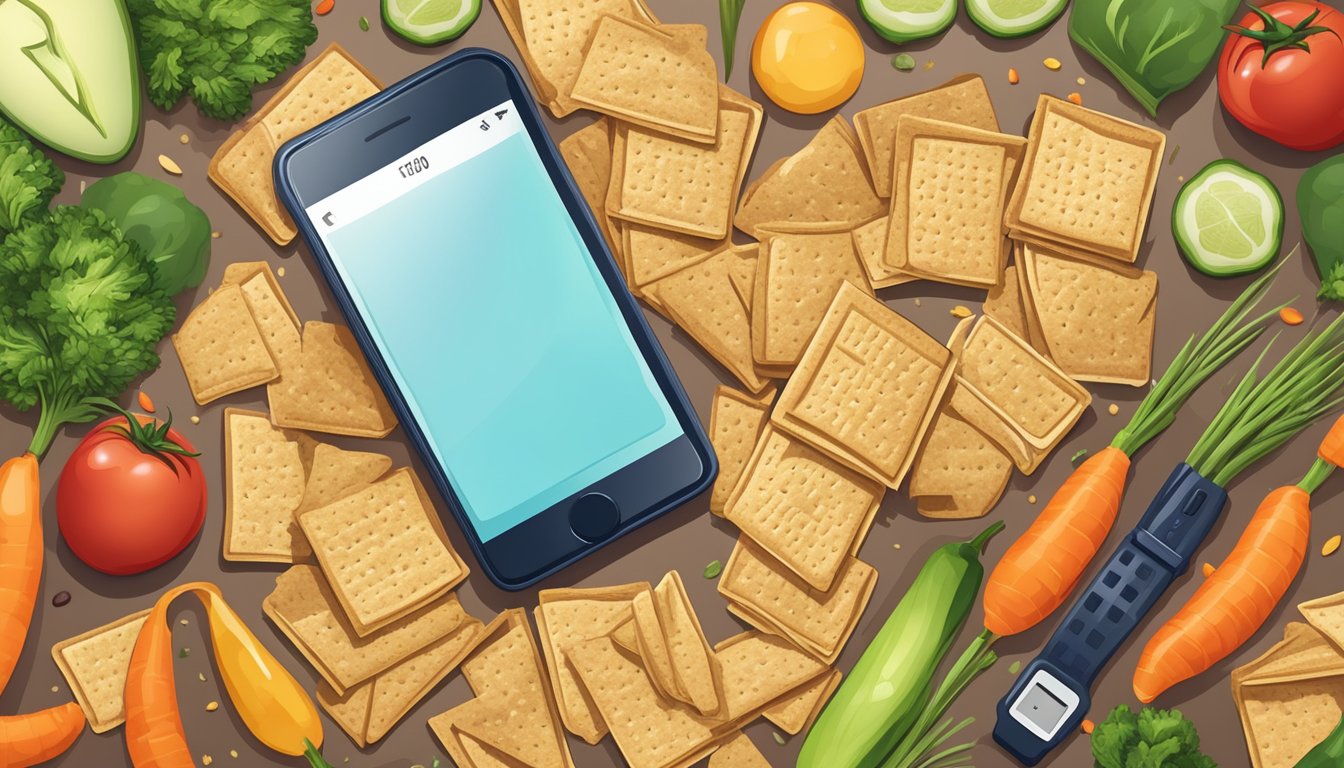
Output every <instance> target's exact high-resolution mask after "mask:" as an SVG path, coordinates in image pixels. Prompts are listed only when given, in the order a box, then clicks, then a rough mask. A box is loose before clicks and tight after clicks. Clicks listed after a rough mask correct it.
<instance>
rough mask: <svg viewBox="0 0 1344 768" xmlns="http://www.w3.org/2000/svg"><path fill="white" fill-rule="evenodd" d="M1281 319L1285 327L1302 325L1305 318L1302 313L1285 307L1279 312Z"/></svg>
mask: <svg viewBox="0 0 1344 768" xmlns="http://www.w3.org/2000/svg"><path fill="white" fill-rule="evenodd" d="M1279 319H1280V320H1282V321H1283V324H1284V325H1301V324H1302V321H1303V320H1304V319H1305V318H1303V317H1302V313H1301V312H1298V311H1297V310H1296V309H1294V308H1293V307H1284V308H1283V309H1280V310H1279Z"/></svg>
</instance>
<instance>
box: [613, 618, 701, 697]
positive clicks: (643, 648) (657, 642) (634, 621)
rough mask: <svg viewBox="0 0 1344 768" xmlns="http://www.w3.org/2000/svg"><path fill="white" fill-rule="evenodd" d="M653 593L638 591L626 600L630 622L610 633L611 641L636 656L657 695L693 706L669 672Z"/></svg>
mask: <svg viewBox="0 0 1344 768" xmlns="http://www.w3.org/2000/svg"><path fill="white" fill-rule="evenodd" d="M660 602H661V601H659V600H657V599H656V598H655V597H654V595H653V592H652V591H650V592H640V593H639V594H637V595H635V596H634V598H633V599H632V600H631V601H630V610H631V612H632V613H633V614H634V615H633V616H632V617H631V619H630V620H629V621H627V622H625V623H624V624H621V625H620V626H619V627H617V628H616V629H614V630H612V633H611V639H612V641H613V642H615V643H616V644H617V645H619V646H621V647H622V648H625V649H626V650H628V651H631V652H632V653H637V654H638V655H639V658H640V661H641V662H642V663H643V664H644V670H645V671H646V672H648V675H649V682H651V683H652V684H653V687H654V690H656V691H658V695H660V696H662V697H663V698H665V699H672V700H674V701H680V702H682V703H684V704H686V705H687V706H693V702H692V701H691V697H690V695H689V694H688V693H686V691H684V690H682V687H681V682H680V681H679V680H678V679H677V674H676V672H675V671H674V670H673V666H674V665H673V661H672V650H671V648H670V647H669V638H668V632H667V629H666V628H664V627H663V620H662V618H660V616H659V612H658V604H659V603H660Z"/></svg>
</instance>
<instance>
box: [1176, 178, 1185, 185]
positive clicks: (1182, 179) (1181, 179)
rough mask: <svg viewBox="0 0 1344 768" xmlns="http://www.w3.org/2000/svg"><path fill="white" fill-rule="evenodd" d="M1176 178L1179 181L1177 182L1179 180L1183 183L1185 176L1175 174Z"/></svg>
mask: <svg viewBox="0 0 1344 768" xmlns="http://www.w3.org/2000/svg"><path fill="white" fill-rule="evenodd" d="M1176 180H1177V181H1179V182H1181V183H1182V184H1184V183H1185V177H1184V176H1177V177H1176Z"/></svg>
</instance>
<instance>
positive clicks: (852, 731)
mask: <svg viewBox="0 0 1344 768" xmlns="http://www.w3.org/2000/svg"><path fill="white" fill-rule="evenodd" d="M1002 530H1003V523H1002V522H997V523H995V524H993V525H991V526H990V527H989V528H986V529H985V531H984V532H983V533H981V534H980V535H979V536H977V537H975V538H974V539H972V540H971V541H962V542H955V543H952V544H945V545H943V546H941V547H939V548H938V549H937V550H935V551H934V553H933V554H932V555H930V556H929V559H928V561H927V562H925V563H924V567H923V568H921V569H920V571H919V575H917V576H916V577H915V581H914V583H913V584H911V585H910V589H909V590H908V591H907V592H906V593H905V596H904V597H902V598H901V601H900V602H899V603H898V604H897V605H896V608H895V610H893V611H892V612H891V616H889V617H888V618H887V622H886V623H885V624H883V625H882V629H881V630H879V631H878V633H877V637H875V638H873V641H872V643H870V644H869V645H868V648H867V649H865V650H864V652H863V656H861V657H859V661H858V663H857V664H855V665H854V670H853V671H852V672H850V674H849V677H847V678H846V679H845V682H844V683H843V684H841V686H840V689H839V690H838V691H836V693H835V695H834V696H833V697H831V701H830V703H828V704H827V705H826V708H825V709H824V710H822V713H821V717H819V718H818V719H817V723H816V725H814V726H812V730H811V731H809V732H808V734H807V740H806V741H805V742H803V748H802V751H801V752H800V753H799V755H798V768H873V767H874V766H878V765H881V764H882V762H883V759H884V758H886V757H887V755H888V754H889V753H890V752H891V751H892V750H893V749H895V748H896V746H897V744H899V743H900V741H901V739H902V738H903V737H904V736H905V735H906V733H907V732H908V731H909V730H910V728H911V727H912V726H913V725H914V724H915V721H916V720H917V719H918V718H919V715H920V712H921V711H922V710H923V708H924V707H925V706H927V705H928V701H929V693H930V689H931V688H932V684H933V675H934V673H935V672H937V670H938V665H939V664H940V663H941V662H942V661H943V658H944V657H945V656H946V655H947V652H948V649H949V648H950V647H951V645H952V641H953V640H954V639H956V636H957V634H958V633H959V632H960V631H961V628H962V625H964V624H965V623H966V617H967V616H969V615H970V613H971V609H972V608H973V607H974V606H975V602H976V596H977V595H978V594H979V593H980V583H981V581H983V580H984V576H985V569H984V566H982V565H981V564H980V553H981V552H982V551H983V549H984V546H985V544H986V543H988V542H989V540H990V539H991V538H993V537H994V536H995V535H996V534H997V533H998V532H999V531H1002Z"/></svg>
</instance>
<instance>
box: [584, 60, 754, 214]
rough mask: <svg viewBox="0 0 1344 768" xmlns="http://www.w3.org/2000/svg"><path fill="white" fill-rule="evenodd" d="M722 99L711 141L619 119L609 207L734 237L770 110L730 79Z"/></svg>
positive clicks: (611, 210)
mask: <svg viewBox="0 0 1344 768" xmlns="http://www.w3.org/2000/svg"><path fill="white" fill-rule="evenodd" d="M716 107H717V109H718V114H719V119H718V133H717V134H716V139H715V141H714V143H712V144H699V143H696V142H692V141H688V140H686V139H680V138H676V137H673V136H666V135H662V134H658V133H653V132H651V131H648V130H645V129H643V128H639V127H637V126H629V125H626V124H624V123H617V125H616V129H615V133H614V134H613V138H612V164H611V186H610V187H609V188H608V190H607V213H608V215H610V216H612V217H613V218H617V219H621V220H623V221H629V222H634V223H636V224H646V225H649V226H653V227H658V228H660V229H666V230H670V231H673V232H680V233H682V234H687V235H692V236H695V237H703V238H708V239H711V240H719V239H723V238H725V237H727V236H728V233H729V230H730V229H731V227H732V221H731V218H732V210H733V204H734V203H735V202H736V200H737V194H738V190H740V189H741V188H742V181H743V179H745V178H746V174H747V168H748V167H749V165H750V162H751V156H752V152H753V151H754V149H755V147H756V140H757V138H758V137H759V135H760V128H761V121H762V118H763V116H764V114H765V113H764V111H763V110H762V109H761V106H760V105H759V104H757V103H756V102H754V101H752V100H750V99H748V98H746V97H745V96H742V95H740V94H738V93H736V92H734V91H733V90H731V89H729V88H728V87H726V86H720V88H719V99H718V102H717V105H716Z"/></svg>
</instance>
